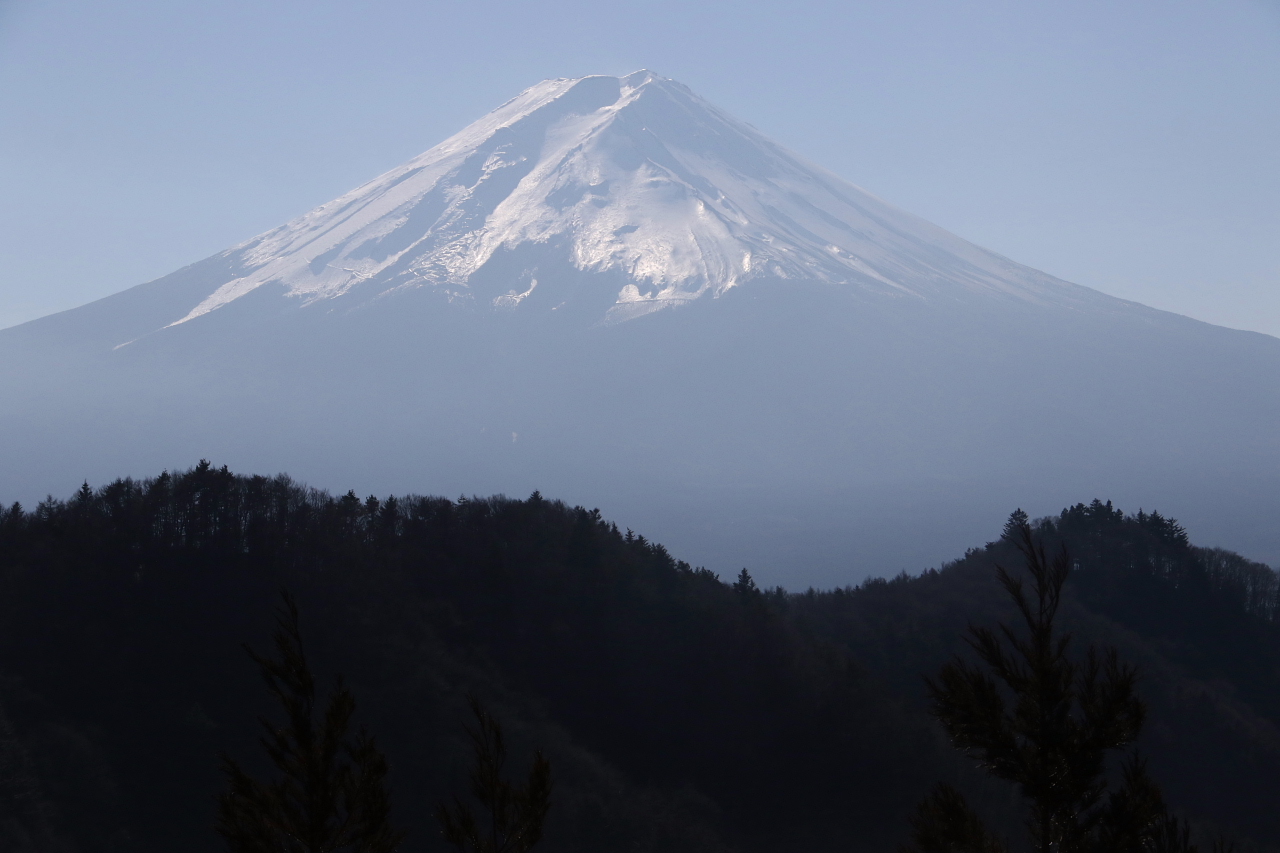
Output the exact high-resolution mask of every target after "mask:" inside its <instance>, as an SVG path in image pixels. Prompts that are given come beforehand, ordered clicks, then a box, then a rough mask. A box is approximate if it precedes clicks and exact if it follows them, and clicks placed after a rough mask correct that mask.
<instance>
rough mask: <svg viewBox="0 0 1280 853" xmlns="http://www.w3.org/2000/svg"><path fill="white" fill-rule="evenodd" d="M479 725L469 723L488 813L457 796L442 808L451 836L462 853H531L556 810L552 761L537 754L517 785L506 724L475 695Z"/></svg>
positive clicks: (476, 786) (474, 785)
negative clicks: (510, 774)
mask: <svg viewBox="0 0 1280 853" xmlns="http://www.w3.org/2000/svg"><path fill="white" fill-rule="evenodd" d="M470 700H471V713H472V714H473V715H474V716H475V718H476V725H475V728H472V727H470V726H468V727H467V735H468V736H469V737H470V738H471V746H472V750H473V752H474V754H475V767H474V768H473V769H472V771H471V793H472V795H473V796H474V797H475V798H476V800H478V801H479V803H480V805H481V807H482V808H483V810H484V813H483V814H482V815H480V816H479V817H477V816H476V813H475V812H474V811H473V810H472V808H471V807H470V806H469V805H467V804H466V803H464V802H463V801H462V800H460V799H459V798H458V797H457V796H454V798H453V804H452V805H448V804H443V803H442V804H441V805H440V807H439V808H438V809H437V810H436V817H437V818H438V819H439V821H440V826H441V829H442V830H443V832H444V837H445V840H446V841H448V842H449V843H450V844H452V845H453V846H454V847H456V848H458V850H459V851H460V853H526V851H528V850H531V849H532V848H533V846H534V845H535V844H537V843H538V841H539V840H541V838H542V824H543V821H544V820H545V819H546V817H547V811H548V810H549V809H550V808H551V764H550V762H548V761H547V759H546V758H545V757H543V755H542V753H541V752H536V753H534V756H533V767H532V769H530V771H529V780H528V782H526V783H525V785H524V786H523V787H516V786H515V785H512V784H511V783H510V782H508V781H507V780H506V779H504V778H503V777H502V770H503V766H504V765H505V764H506V760H507V748H506V744H505V742H504V740H503V736H502V726H501V725H500V724H499V723H498V721H497V720H496V719H495V718H494V717H493V715H492V714H490V713H489V712H488V711H486V710H485V709H484V707H483V706H481V704H480V702H479V700H477V699H476V698H475V697H474V696H472V697H470Z"/></svg>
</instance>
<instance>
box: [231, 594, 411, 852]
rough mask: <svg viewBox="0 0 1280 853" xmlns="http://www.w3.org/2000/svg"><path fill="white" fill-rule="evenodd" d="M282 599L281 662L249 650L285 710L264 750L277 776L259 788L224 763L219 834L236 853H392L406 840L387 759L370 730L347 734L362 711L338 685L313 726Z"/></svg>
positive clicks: (267, 724)
mask: <svg viewBox="0 0 1280 853" xmlns="http://www.w3.org/2000/svg"><path fill="white" fill-rule="evenodd" d="M283 598H284V604H283V606H282V607H281V608H280V609H279V611H278V612H277V620H276V632H275V635H274V639H275V647H276V653H277V655H278V657H277V658H275V659H272V658H266V657H262V656H260V655H258V654H256V653H255V652H254V651H253V650H252V649H248V651H249V655H250V656H251V657H252V658H253V660H254V661H255V662H256V663H257V664H258V666H259V667H260V668H261V669H262V677H263V679H264V680H265V681H266V683H267V689H268V690H270V691H271V695H272V696H274V697H275V699H276V701H277V702H279V703H280V707H281V709H282V710H283V711H284V716H285V720H284V723H283V725H279V726H278V725H275V724H274V723H272V722H271V721H270V720H268V719H266V718H265V717H264V718H263V719H262V726H263V728H264V729H265V730H266V734H265V736H264V737H263V738H262V746H263V749H265V750H266V752H267V755H268V756H269V757H270V759H271V763H272V764H273V765H275V768H276V771H277V772H278V773H279V777H278V778H277V779H275V780H274V781H266V782H264V781H259V780H257V779H254V778H253V777H251V776H250V775H249V774H248V773H246V772H245V771H244V770H243V769H242V768H241V767H240V765H239V764H237V763H236V762H235V761H233V760H232V759H230V758H228V757H226V756H223V759H222V762H223V771H224V772H225V773H226V775H227V779H228V789H227V791H226V792H225V793H223V794H222V795H221V796H220V797H219V798H218V832H219V833H220V834H221V835H222V836H223V838H225V839H226V842H227V848H228V850H230V851H231V853H331V851H333V853H337V852H338V851H343V853H391V851H394V850H395V849H396V846H397V845H398V844H399V842H400V838H401V834H400V833H398V832H396V831H394V830H393V829H392V828H391V823H390V816H391V805H390V800H389V798H388V796H387V789H386V775H387V762H386V759H385V758H384V757H383V755H382V753H381V752H379V751H378V748H377V746H376V744H375V743H374V741H373V739H372V738H370V737H369V736H368V735H367V734H366V733H365V732H364V731H361V732H360V733H359V734H356V735H355V736H352V735H351V734H350V727H351V718H352V715H353V714H354V713H355V707H356V703H355V699H354V697H353V696H352V695H351V691H350V690H348V689H347V688H346V687H345V686H343V684H342V680H341V678H339V679H338V684H337V686H336V687H335V689H334V691H333V694H332V695H331V696H330V697H329V701H328V704H327V705H326V706H325V708H324V711H323V713H322V714H320V715H319V718H318V719H317V707H316V695H315V694H316V690H315V679H314V678H313V677H312V674H311V670H310V668H309V667H308V665H307V659H306V655H305V654H303V649H302V635H301V633H300V632H299V630H298V608H297V605H296V604H295V603H294V601H293V599H292V597H290V596H289V595H288V593H285V594H284V595H283ZM246 648H247V647H246Z"/></svg>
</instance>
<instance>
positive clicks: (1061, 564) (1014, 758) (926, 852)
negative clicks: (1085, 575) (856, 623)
mask: <svg viewBox="0 0 1280 853" xmlns="http://www.w3.org/2000/svg"><path fill="white" fill-rule="evenodd" d="M1005 538H1006V539H1007V540H1009V541H1011V542H1012V543H1013V544H1014V545H1016V546H1017V548H1018V550H1019V551H1020V552H1021V553H1022V555H1023V556H1024V557H1025V559H1026V565H1027V572H1028V574H1029V575H1030V576H1031V589H1030V595H1028V592H1027V590H1026V588H1025V587H1024V584H1023V581H1022V580H1021V579H1020V578H1015V577H1014V576H1012V575H1011V574H1009V573H1008V572H1007V571H1005V570H1004V569H1003V568H997V576H998V578H999V580H1000V583H1001V585H1002V586H1003V587H1004V589H1005V591H1006V592H1007V593H1008V594H1009V597H1010V598H1012V599H1013V602H1014V604H1015V606H1016V607H1017V610H1018V613H1019V614H1020V616H1021V617H1022V621H1023V623H1024V627H1025V630H1024V631H1023V632H1018V631H1015V630H1014V629H1013V628H1010V627H1009V626H1007V625H1003V624H1002V625H1000V626H999V631H993V630H991V629H988V628H979V627H970V629H969V637H968V643H969V645H970V647H971V648H972V649H973V651H974V652H975V653H976V654H977V656H978V659H979V660H980V661H981V662H982V664H983V665H984V667H985V668H979V667H978V666H976V665H973V664H970V663H968V662H966V661H964V660H962V659H960V658H956V659H955V660H953V661H952V662H951V663H948V664H947V665H946V666H944V667H943V668H942V671H941V672H940V673H939V675H938V678H937V680H932V679H927V680H926V681H927V685H928V690H929V694H930V696H931V698H932V704H933V707H932V712H933V715H934V716H935V717H936V718H937V719H938V720H939V721H940V722H941V723H942V725H943V728H944V729H945V730H946V732H947V734H948V735H949V736H950V738H951V741H952V743H953V744H954V745H955V746H956V747H957V748H958V749H960V750H962V751H964V752H965V753H966V754H967V755H969V756H970V757H972V758H974V759H976V760H977V762H978V765H979V766H980V767H981V768H982V769H984V770H986V771H987V772H988V773H990V774H992V775H994V776H996V777H997V778H1000V779H1003V780H1005V781H1007V782H1011V783H1013V784H1015V785H1016V786H1017V788H1018V790H1019V792H1020V793H1021V795H1022V798H1023V800H1024V801H1025V803H1026V806H1027V829H1028V834H1029V837H1030V841H1031V848H1032V849H1033V850H1035V851H1037V853H1104V851H1105V853H1139V851H1143V853H1156V851H1159V853H1186V852H1187V851H1192V850H1194V847H1192V846H1191V844H1190V841H1189V840H1188V836H1187V833H1186V832H1185V831H1183V830H1182V828H1181V825H1180V823H1179V822H1178V821H1177V820H1176V819H1174V818H1172V817H1170V816H1169V815H1168V814H1167V812H1166V810H1165V806H1164V802H1163V799H1162V797H1161V795H1160V790H1159V788H1158V787H1157V786H1156V785H1155V783H1154V782H1153V781H1152V780H1151V778H1150V777H1149V776H1148V775H1147V772H1146V765H1145V763H1144V762H1143V760H1142V759H1141V758H1140V757H1139V756H1138V755H1137V754H1136V752H1133V751H1132V750H1130V749H1129V747H1130V746H1131V745H1132V744H1133V742H1134V741H1135V740H1136V738H1137V736H1138V733H1139V731H1140V729H1141V728H1142V723H1143V719H1144V717H1145V713H1146V709H1145V706H1144V705H1143V703H1142V700H1141V699H1140V698H1139V697H1138V694H1137V689H1136V687H1137V671H1136V670H1135V669H1134V668H1133V667H1132V666H1130V665H1128V664H1125V663H1123V662H1121V661H1120V659H1119V655H1118V654H1117V652H1116V650H1115V649H1109V648H1108V649H1098V648H1096V647H1090V648H1089V649H1088V650H1087V651H1086V653H1085V655H1084V659H1083V662H1081V663H1077V662H1073V661H1072V660H1071V659H1070V658H1069V657H1068V654H1067V652H1068V648H1069V645H1070V642H1071V637H1070V635H1069V634H1063V633H1061V632H1059V631H1058V630H1057V629H1056V627H1055V625H1054V619H1055V617H1056V616H1057V613H1058V607H1059V605H1060V603H1061V596H1062V587H1063V585H1064V584H1065V583H1066V581H1067V578H1068V576H1069V575H1070V573H1071V560H1070V558H1069V557H1068V555H1067V552H1066V549H1065V547H1064V548H1062V549H1061V550H1060V551H1059V553H1058V554H1057V556H1056V557H1055V558H1054V559H1052V560H1050V559H1049V558H1048V557H1047V555H1046V553H1045V548H1044V545H1043V543H1041V542H1037V541H1036V539H1035V538H1034V537H1033V535H1032V531H1031V527H1030V525H1029V523H1028V521H1027V517H1026V514H1025V513H1022V512H1021V510H1019V511H1018V512H1017V513H1015V514H1014V515H1013V516H1011V517H1010V519H1009V523H1008V524H1007V525H1006V527H1005ZM1117 751H1123V752H1125V757H1124V760H1123V762H1122V764H1121V769H1120V773H1119V779H1118V784H1115V785H1114V786H1113V785H1111V784H1109V781H1108V779H1107V758H1108V755H1109V754H1110V753H1113V752H1117ZM912 828H913V833H912V844H911V845H910V846H908V847H906V848H904V851H911V853H1004V851H1006V850H1007V849H1008V848H1007V845H1006V843H1005V842H1004V841H1003V840H1002V839H1000V838H999V837H997V836H996V835H995V834H994V833H993V832H992V831H991V830H990V829H988V828H987V826H986V824H985V823H984V822H983V821H982V819H981V818H980V817H979V816H978V815H977V814H976V813H975V812H974V811H973V810H972V809H971V808H970V806H969V805H968V803H967V802H966V801H965V799H964V796H963V795H962V794H961V793H960V792H959V791H957V790H955V789H954V788H952V787H950V786H948V785H938V786H937V787H936V788H935V789H934V791H933V792H932V794H930V796H929V797H928V798H927V799H926V800H925V801H924V802H923V803H921V804H920V806H919V808H918V810H917V812H916V815H915V817H914V818H913V820H912Z"/></svg>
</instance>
